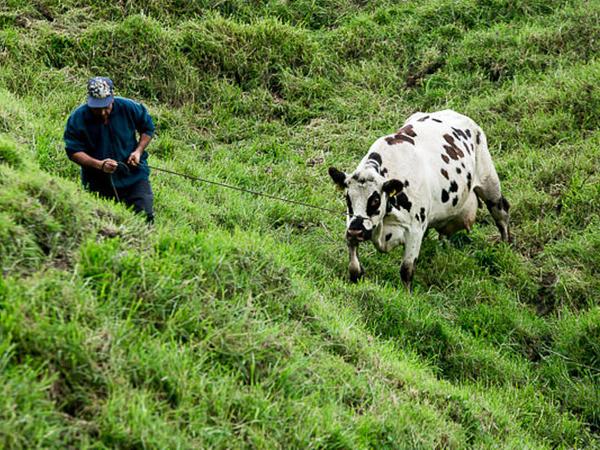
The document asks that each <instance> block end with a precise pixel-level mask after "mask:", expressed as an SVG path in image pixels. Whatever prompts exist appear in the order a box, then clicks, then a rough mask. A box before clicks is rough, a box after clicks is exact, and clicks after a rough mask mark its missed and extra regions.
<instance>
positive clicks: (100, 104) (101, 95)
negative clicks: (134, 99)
mask: <svg viewBox="0 0 600 450" xmlns="http://www.w3.org/2000/svg"><path fill="white" fill-rule="evenodd" d="M87 91H88V99H87V104H88V106H89V107H90V108H106V107H107V106H109V105H110V104H111V103H112V101H113V99H114V98H115V97H114V93H113V82H112V80H111V79H110V78H106V77H94V78H90V79H89V80H88V84H87Z"/></svg>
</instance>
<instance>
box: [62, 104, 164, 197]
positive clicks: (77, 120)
mask: <svg viewBox="0 0 600 450" xmlns="http://www.w3.org/2000/svg"><path fill="white" fill-rule="evenodd" d="M136 132H137V133H139V135H140V136H141V135H142V134H146V135H148V136H151V137H152V136H153V135H154V123H153V122H152V118H151V117H150V114H149V113H148V110H147V109H146V108H145V107H144V106H143V105H142V104H140V103H137V102H135V101H133V100H130V99H127V98H123V97H115V99H114V102H113V109H112V111H111V113H110V116H109V119H108V124H104V123H103V121H102V119H100V118H97V117H96V116H95V115H94V114H93V112H92V111H91V109H90V108H89V107H88V106H87V104H83V105H81V106H79V107H78V108H77V109H75V111H73V112H72V113H71V115H70V116H69V119H68V120H67V125H66V127H65V132H64V136H63V138H64V141H65V150H66V152H67V155H68V156H69V158H70V157H71V156H72V155H73V154H74V153H77V152H85V153H87V154H88V155H89V156H91V157H93V158H96V159H99V160H103V159H106V158H112V159H114V160H116V161H121V162H126V161H127V158H128V157H129V155H130V154H131V152H133V151H134V150H135V149H136V147H137V145H138V136H137V134H136ZM147 159H148V154H147V153H146V151H144V153H143V154H142V157H141V158H140V164H139V165H138V167H130V168H129V169H130V170H129V171H126V170H118V171H117V172H115V173H113V183H114V185H115V187H117V188H123V187H128V186H131V185H133V184H135V183H137V182H138V181H140V180H143V179H148V176H149V174H150V169H149V168H148V163H147V161H146V160H147ZM81 180H82V182H83V184H84V185H86V186H93V185H100V184H104V183H106V182H107V181H108V174H106V173H104V172H102V171H100V170H97V169H93V168H90V167H82V168H81Z"/></svg>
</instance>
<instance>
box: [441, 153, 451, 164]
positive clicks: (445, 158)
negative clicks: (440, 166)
mask: <svg viewBox="0 0 600 450" xmlns="http://www.w3.org/2000/svg"><path fill="white" fill-rule="evenodd" d="M442 159H443V160H444V162H445V163H446V164H448V163H449V162H450V158H448V157H447V156H446V155H444V154H442Z"/></svg>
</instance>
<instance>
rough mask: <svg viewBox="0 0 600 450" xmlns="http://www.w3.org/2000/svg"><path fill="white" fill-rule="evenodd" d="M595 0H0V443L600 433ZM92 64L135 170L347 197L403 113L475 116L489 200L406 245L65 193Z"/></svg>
mask: <svg viewBox="0 0 600 450" xmlns="http://www.w3.org/2000/svg"><path fill="white" fill-rule="evenodd" d="M599 23H600V2H598V1H597V0H589V1H585V0H578V1H566V0H561V1H558V0H545V1H542V0H525V1H520V2H514V1H510V0H477V1H475V0H444V1H439V0H422V1H405V2H394V1H391V0H377V1H373V2H359V1H341V0H334V1H322V0H311V1H306V0H299V1H293V2H286V1H283V0H269V1H255V2H246V1H242V0H230V1H221V2H206V1H196V2H183V1H176V0H169V1H156V0H149V1H138V0H126V1H120V2H103V1H97V0H92V1H90V0H88V1H86V2H83V1H79V0H32V1H27V0H4V2H2V3H0V269H1V271H2V279H1V280H0V447H3V448H38V447H39V448H65V447H70V448H82V447H83V448H88V447H93V448H115V447H116V448H265V449H267V448H268V449H271V448H324V449H325V448H326V449H330V448H348V449H355V448H378V449H379V448H390V449H391V448H410V449H412V448H427V449H429V448H456V449H459V448H518V449H521V448H593V447H597V446H600V302H599V292H600V276H599V275H600V176H599V174H598V170H597V168H598V166H599V164H600V150H599V149H600V134H599V133H598V124H599V123H600V90H598V79H600V60H599V59H598V55H599V53H598V52H599V47H600V27H599V26H598V24H599ZM91 75H108V76H110V77H111V78H112V79H113V80H114V81H115V84H116V88H117V93H118V94H119V95H123V96H129V97H133V98H136V99H138V100H140V101H142V102H143V103H144V104H146V105H147V106H148V108H149V109H150V111H151V113H152V115H153V117H154V118H155V123H156V125H157V136H156V138H155V139H154V141H153V142H152V144H151V146H150V148H149V150H150V153H151V160H150V161H151V164H153V165H156V166H160V167H165V168H169V169H172V170H177V171H182V172H185V173H187V174H189V175H196V176H202V177H206V178H210V179H214V180H219V181H223V182H228V183H232V184H235V185H237V186H243V187H246V188H250V189H257V190H261V191H264V192H268V193H271V194H277V195H281V196H284V197H287V198H290V199H295V200H301V201H306V202H310V203H312V204H316V205H321V206H325V207H328V208H333V209H339V210H340V211H343V209H344V202H343V199H342V198H341V196H340V194H339V192H337V191H336V190H335V189H334V187H333V184H332V183H331V181H330V180H329V178H328V176H327V171H326V168H327V166H329V165H335V166H336V167H340V168H344V169H346V170H352V169H353V168H354V166H355V165H356V163H357V162H358V160H359V159H360V158H361V157H362V155H363V154H364V153H365V152H366V150H367V148H368V146H369V145H370V144H371V143H372V142H373V141H374V140H375V139H376V138H377V137H379V136H380V135H382V134H384V133H390V132H392V131H394V130H396V129H397V128H398V126H399V125H401V124H402V122H403V120H404V119H405V118H406V117H408V116H409V115H410V114H411V113H413V112H415V111H419V110H420V111H433V110H436V109H445V108H453V109H455V110H457V111H460V112H463V113H465V114H467V115H469V116H471V117H472V118H473V119H474V120H476V121H477V122H478V123H479V124H480V125H481V126H482V128H483V129H484V130H485V131H486V133H487V135H488V141H489V143H490V148H491V152H492V155H493V158H494V161H495V163H496V167H497V169H498V172H499V174H500V177H501V180H502V183H503V189H504V192H505V195H506V197H507V198H508V200H509V201H510V202H511V205H512V207H511V214H512V232H513V235H514V238H515V242H514V243H513V244H512V245H506V244H504V243H499V242H498V237H497V230H496V228H495V226H494V224H493V221H492V220H491V217H490V216H489V214H488V213H487V212H485V211H483V210H481V211H480V217H479V219H478V221H477V223H476V225H475V229H474V231H473V232H472V233H471V234H464V233H461V234H458V235H456V236H455V237H453V238H452V239H450V240H438V239H437V235H436V233H435V232H433V233H430V235H429V237H428V238H427V239H426V240H425V241H424V243H423V248H422V252H421V256H420V259H419V266H418V269H417V272H416V275H415V281H414V285H415V290H414V293H413V294H412V295H409V294H408V293H407V292H406V291H405V290H404V289H403V288H402V287H401V283H400V279H399V278H400V277H399V265H400V261H401V256H402V252H401V249H399V250H397V251H395V252H393V253H391V254H388V255H381V254H378V253H377V252H376V251H375V250H374V249H373V248H372V247H366V246H364V248H362V252H361V257H362V261H363V263H364V266H365V268H366V271H367V273H366V277H365V278H364V280H363V281H361V282H360V283H358V284H357V285H351V284H349V283H348V281H347V255H346V253H347V251H346V247H345V243H344V241H343V233H344V221H343V216H341V215H340V216H335V215H333V214H327V213H324V212H322V211H318V210H314V209H307V208H301V207H295V206H293V205H290V204H286V203H281V202H276V201H272V200H268V199H265V198H261V197H255V196H251V195H248V194H244V193H241V192H236V191H230V190H223V189H221V188H218V187H215V186H210V185H205V184H200V183H197V182H190V181H189V180H186V179H183V178H177V177H172V176H170V175H167V174H162V173H154V174H153V175H152V182H153V187H154V191H155V196H156V198H155V200H156V204H155V206H156V213H157V223H156V226H155V227H154V228H152V229H150V228H148V227H147V226H146V225H145V224H144V223H143V221H142V220H140V218H138V217H135V216H134V215H133V214H132V213H131V212H129V211H127V210H126V209H125V208H123V207H122V206H121V205H115V204H113V203H111V202H104V201H100V200H98V199H97V198H95V197H93V196H91V195H89V194H87V193H85V192H83V191H82V190H81V188H80V187H79V178H78V169H77V167H76V166H75V165H74V164H73V163H71V162H69V161H68V160H67V158H66V156H65V153H64V150H63V143H62V131H63V127H64V124H65V121H66V118H67V116H68V114H69V112H70V111H71V110H72V109H73V108H75V107H76V106H77V105H78V104H80V103H81V102H83V101H84V98H85V92H84V86H85V81H86V80H87V78H88V77H89V76H91Z"/></svg>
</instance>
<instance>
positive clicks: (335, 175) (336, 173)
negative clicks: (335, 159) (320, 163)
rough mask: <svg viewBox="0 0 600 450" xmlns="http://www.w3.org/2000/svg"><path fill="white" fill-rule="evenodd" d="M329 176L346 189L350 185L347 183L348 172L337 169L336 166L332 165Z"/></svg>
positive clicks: (341, 187)
mask: <svg viewBox="0 0 600 450" xmlns="http://www.w3.org/2000/svg"><path fill="white" fill-rule="evenodd" d="M329 176H330V177H331V179H332V180H333V182H334V183H335V184H337V185H338V187H339V188H340V189H345V188H347V187H348V185H347V184H346V174H345V173H344V172H342V171H341V170H337V169H336V168H335V167H330V168H329Z"/></svg>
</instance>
